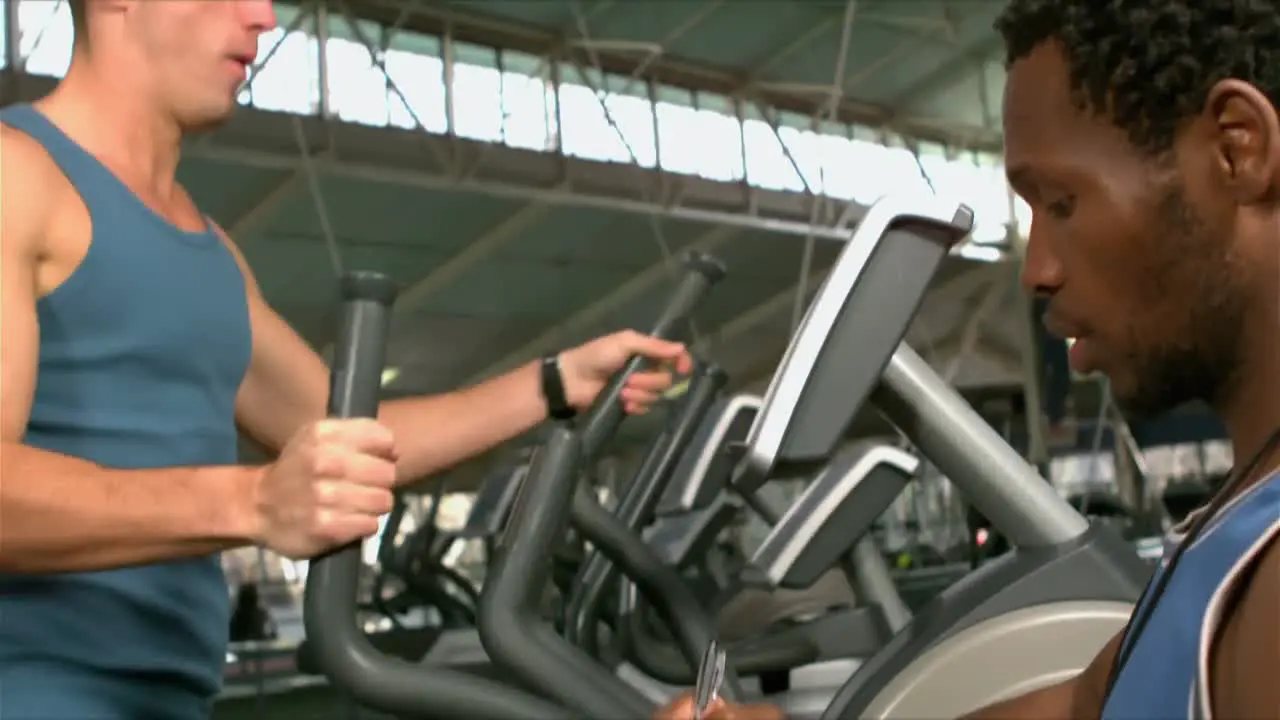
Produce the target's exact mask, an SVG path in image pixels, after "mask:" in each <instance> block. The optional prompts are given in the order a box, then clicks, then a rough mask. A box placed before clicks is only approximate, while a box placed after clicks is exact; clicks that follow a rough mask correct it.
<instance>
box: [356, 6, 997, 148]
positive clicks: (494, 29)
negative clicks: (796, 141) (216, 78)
mask: <svg viewBox="0 0 1280 720" xmlns="http://www.w3.org/2000/svg"><path fill="white" fill-rule="evenodd" d="M350 6H351V8H352V9H353V10H354V11H355V13H356V14H357V15H358V16H360V17H361V18H363V19H367V20H371V21H374V22H377V23H381V24H387V25H389V24H391V23H393V22H395V21H396V20H397V19H399V18H400V17H401V15H402V13H403V12H405V8H404V7H403V5H402V4H401V3H400V2H399V0H359V1H358V2H357V1H352V2H351V3H350ZM403 27H404V28H405V29H407V30H411V31H414V32H419V33H424V34H427V35H437V36H441V37H444V36H446V35H447V36H449V37H450V38H451V39H452V40H454V41H460V42H467V43H472V44H476V45H483V46H486V47H492V48H505V49H510V50H514V51H517V52H523V53H527V54H530V55H534V56H537V57H550V56H558V57H559V59H561V60H563V61H566V62H577V63H578V64H580V65H597V64H598V67H599V68H600V69H601V70H602V71H604V72H607V73H610V74H616V75H622V76H629V75H631V74H633V73H636V70H637V68H640V67H641V66H644V68H643V72H641V73H638V74H639V76H640V77H641V78H642V79H644V80H645V81H646V82H654V83H657V84H660V85H671V86H674V87H679V88H685V89H689V90H696V91H702V92H709V93H715V94H718V95H725V96H735V95H738V94H740V93H742V92H743V91H744V89H746V90H749V91H752V93H751V94H753V95H754V96H755V97H756V98H757V99H759V100H760V101H761V102H763V103H765V104H767V105H769V106H771V107H774V108H776V109H778V110H784V111H788V112H795V113H799V114H802V115H806V116H813V115H815V114H816V113H818V112H819V111H820V110H821V109H822V107H823V105H824V101H825V100H826V98H825V97H823V98H815V97H812V93H790V92H786V91H785V89H777V88H769V87H761V88H756V89H754V90H752V88H751V87H750V86H751V82H750V81H751V79H752V78H750V77H749V75H748V73H746V72H743V71H739V70H728V69H724V68H716V67H711V66H708V65H706V64H704V63H698V62H692V61H688V60H683V59H679V58H675V57H672V56H669V55H662V56H661V57H658V58H656V59H647V58H646V57H645V56H643V55H641V56H638V55H637V54H636V53H634V52H628V51H621V52H620V51H613V52H609V51H606V50H596V51H595V52H594V55H595V58H594V59H595V60H597V61H598V63H593V62H592V60H593V58H592V57H590V56H589V53H588V52H587V50H586V49H585V48H582V47H574V46H572V44H571V43H569V42H567V41H568V39H569V38H568V37H567V36H568V33H564V32H556V31H553V30H550V29H547V28H541V27H536V26H530V25H527V24H522V23H517V22H512V21H509V20H503V19H500V18H495V17H492V16H484V15H482V14H479V13H476V12H472V11H468V12H457V11H456V10H453V9H450V8H448V7H443V6H440V5H422V6H419V7H417V8H413V9H412V10H411V11H410V18H409V19H408V20H407V21H405V22H404V23H403ZM646 62H647V66H645V64H646ZM835 119H836V120H837V121H839V122H848V123H858V124H863V125H869V126H874V127H882V126H889V125H891V126H892V127H891V129H892V130H894V131H895V132H898V133H901V134H903V135H907V136H911V137H918V138H919V139H921V140H928V141H934V142H939V143H944V144H949V145H960V146H963V147H966V148H970V149H974V150H982V151H993V152H996V151H999V149H1000V140H999V136H998V135H997V134H995V133H994V132H991V131H989V130H985V129H983V128H972V127H966V126H959V125H956V124H955V123H951V122H948V121H945V120H942V119H937V118H915V117H910V116H907V115H905V114H903V113H895V112H893V108H892V107H890V106H880V105H876V104H872V103H866V102H860V101H857V100H854V99H852V98H844V99H843V100H842V101H841V102H840V104H839V107H838V108H837V111H836V118H835Z"/></svg>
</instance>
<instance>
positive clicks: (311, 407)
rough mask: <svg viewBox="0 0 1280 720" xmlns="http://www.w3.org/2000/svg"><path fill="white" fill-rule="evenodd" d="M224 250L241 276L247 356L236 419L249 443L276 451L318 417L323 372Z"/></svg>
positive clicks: (245, 267) (324, 389) (244, 268)
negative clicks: (247, 327) (249, 333)
mask: <svg viewBox="0 0 1280 720" xmlns="http://www.w3.org/2000/svg"><path fill="white" fill-rule="evenodd" d="M224 240H225V242H226V243H227V247H228V249H229V250H230V251H231V253H232V255H233V256H235V258H236V262H237V263H238V264H239V265H240V269H241V272H242V273H244V278H245V289H246V292H247V294H248V305H249V325H250V329H251V331H252V334H253V352H252V355H251V356H250V360H249V370H248V372H247V373H245V378H244V381H243V382H242V383H241V385H240V392H239V393H238V394H237V396H236V421H237V423H239V425H240V427H241V429H243V430H244V431H245V432H246V433H247V434H248V435H250V436H251V437H252V438H253V439H254V440H256V441H257V442H259V443H261V444H262V445H264V446H265V447H266V448H267V449H268V450H269V451H271V452H277V451H279V450H280V449H281V448H282V447H284V445H285V443H286V442H288V441H289V438H290V437H292V436H293V434H294V433H295V432H297V431H298V429H299V428H301V427H302V426H304V425H306V424H307V423H310V422H314V421H315V420H319V419H320V418H322V417H324V414H325V402H326V400H327V395H328V391H329V371H328V369H327V368H326V367H325V364H324V361H323V360H322V359H321V358H320V356H319V355H317V354H316V352H315V351H314V350H312V349H311V347H310V346H309V345H307V342H306V341H305V340H303V339H302V337H301V336H300V335H298V333H297V332H295V331H294V329H293V328H291V327H289V324H288V323H287V322H285V320H284V318H282V317H281V316H280V314H279V313H277V312H276V311H275V310H274V309H273V308H272V307H271V306H270V305H268V304H267V301H266V299H265V298H264V297H263V296H262V293H261V292H259V290H258V284H257V282H256V280H255V279H254V277H253V271H252V270H251V269H250V268H249V264H248V263H247V262H245V260H244V256H243V255H241V254H240V251H239V249H238V248H237V247H236V246H235V244H234V243H233V242H232V241H231V240H230V238H227V237H226V236H225V235H224Z"/></svg>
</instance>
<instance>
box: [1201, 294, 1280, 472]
mask: <svg viewBox="0 0 1280 720" xmlns="http://www.w3.org/2000/svg"><path fill="white" fill-rule="evenodd" d="M1263 310H1264V311H1263V312H1259V313H1255V315H1254V317H1255V318H1256V320H1255V321H1253V322H1251V323H1249V324H1248V325H1247V326H1246V328H1245V347H1244V352H1243V353H1242V354H1241V358H1242V360H1243V361H1242V363H1241V366H1240V371H1239V373H1238V374H1237V376H1236V379H1235V381H1234V382H1233V383H1232V392H1231V393H1230V395H1229V397H1227V398H1225V399H1224V400H1223V401H1222V402H1219V403H1216V405H1217V410H1218V413H1219V415H1221V417H1222V419H1223V421H1224V422H1225V423H1226V425H1227V433H1228V435H1229V436H1230V438H1231V448H1232V452H1233V455H1234V457H1235V462H1236V469H1237V472H1240V471H1246V472H1247V473H1248V477H1247V478H1245V479H1244V482H1243V484H1241V485H1240V487H1241V488H1243V487H1247V486H1250V485H1252V484H1253V483H1255V482H1257V481H1258V480H1260V479H1261V478H1263V477H1267V476H1269V475H1270V474H1271V472H1272V471H1273V470H1274V469H1275V468H1276V465H1277V463H1280V448H1274V447H1273V448H1265V446H1266V445H1267V444H1268V442H1269V441H1270V440H1271V438H1272V436H1273V435H1275V434H1276V432H1277V431H1280V309H1277V307H1276V305H1275V303H1267V305H1266V307H1265V308H1263ZM1260 452H1261V453H1263V454H1262V456H1259V455H1258V454H1259V453H1260ZM1250 463H1252V464H1253V465H1254V467H1252V468H1249V467H1247V465H1249V464H1250Z"/></svg>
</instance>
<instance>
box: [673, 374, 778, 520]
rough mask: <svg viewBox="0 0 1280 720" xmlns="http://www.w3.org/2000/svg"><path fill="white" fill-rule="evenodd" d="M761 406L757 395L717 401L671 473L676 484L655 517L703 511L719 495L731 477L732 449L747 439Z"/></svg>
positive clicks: (735, 396)
mask: <svg viewBox="0 0 1280 720" xmlns="http://www.w3.org/2000/svg"><path fill="white" fill-rule="evenodd" d="M760 403H761V399H760V397H759V396H758V395H732V396H730V397H726V398H721V399H719V400H717V401H716V404H715V405H713V406H712V408H711V411H710V412H708V413H707V415H706V417H705V418H703V420H702V423H701V424H700V425H699V426H698V432H697V433H696V434H695V435H694V436H693V440H692V441H691V442H690V443H689V449H688V450H686V451H685V453H684V455H683V456H682V457H681V459H680V464H678V465H677V466H676V469H675V472H673V473H672V477H673V478H676V481H675V482H672V483H671V484H670V485H669V486H668V487H667V490H666V492H664V493H663V495H662V499H661V500H660V501H659V502H658V507H657V510H656V511H655V512H656V514H657V515H658V517H664V516H667V515H679V514H683V513H689V512H693V511H695V510H699V509H701V508H705V507H707V506H709V505H710V504H711V503H712V502H713V501H714V500H715V499H716V498H717V497H719V496H720V494H721V492H722V491H723V490H724V489H725V488H726V487H727V486H728V484H729V478H730V477H731V476H732V474H733V465H734V462H735V461H736V458H735V457H734V454H733V449H734V448H735V447H736V446H738V445H740V444H741V443H742V441H743V440H745V439H746V437H747V432H748V431H750V430H751V424H752V423H753V422H755V419H756V413H758V412H759V411H760Z"/></svg>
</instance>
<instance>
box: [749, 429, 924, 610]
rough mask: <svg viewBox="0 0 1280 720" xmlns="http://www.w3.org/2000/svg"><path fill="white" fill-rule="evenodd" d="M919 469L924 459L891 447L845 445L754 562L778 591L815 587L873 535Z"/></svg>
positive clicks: (860, 443) (871, 443) (863, 443)
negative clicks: (875, 526)
mask: <svg viewBox="0 0 1280 720" xmlns="http://www.w3.org/2000/svg"><path fill="white" fill-rule="evenodd" d="M919 467H920V458H918V457H917V456H915V455H913V454H911V453H909V452H907V451H905V450H903V449H901V448H897V447H893V446H892V445H886V444H883V443H878V442H874V441H869V440H863V441H858V442H855V443H852V444H851V445H850V446H848V447H845V448H844V449H842V450H841V451H840V452H839V453H838V454H837V456H836V458H835V459H834V460H833V461H832V462H831V464H830V465H828V466H827V467H826V469H824V470H823V471H822V472H821V473H820V474H819V475H818V476H817V477H816V478H814V479H813V481H812V482H810V483H809V486H808V487H806V488H805V491H804V492H803V493H801V495H800V497H798V498H796V500H795V501H794V502H793V503H792V504H791V507H790V508H788V509H787V512H786V513H785V514H784V515H783V516H782V518H781V519H780V520H779V521H778V522H777V524H775V525H774V527H773V530H772V531H770V533H769V535H768V536H767V537H766V538H765V539H764V542H762V543H761V544H760V546H759V547H758V548H756V552H755V554H754V555H753V556H752V558H751V564H752V565H754V566H755V567H756V568H758V569H759V570H760V571H761V572H762V573H763V574H764V576H765V577H766V578H767V579H768V580H769V582H770V584H772V585H774V586H776V587H785V588H790V589H800V588H806V587H809V586H811V585H813V583H815V582H817V580H818V578H819V577H820V576H821V575H823V574H824V573H826V572H828V571H829V570H830V569H831V568H832V567H834V566H835V565H836V564H837V563H838V562H839V561H840V560H841V558H842V557H847V556H848V555H849V552H850V548H851V547H852V546H853V544H854V543H855V542H857V541H858V539H859V538H862V537H864V536H866V535H867V534H868V533H869V532H870V530H871V526H872V524H873V523H875V521H876V518H878V517H880V516H881V515H882V514H883V513H884V512H885V510H887V509H888V508H889V506H890V505H891V504H893V501H894V500H896V499H897V498H898V496H899V495H901V494H902V491H903V489H905V488H906V486H907V483H908V482H910V481H911V479H912V477H913V476H914V475H915V473H916V471H917V469H918V468H919Z"/></svg>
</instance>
